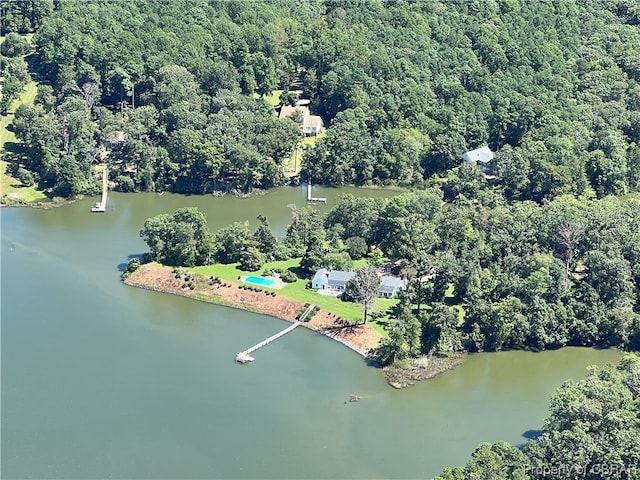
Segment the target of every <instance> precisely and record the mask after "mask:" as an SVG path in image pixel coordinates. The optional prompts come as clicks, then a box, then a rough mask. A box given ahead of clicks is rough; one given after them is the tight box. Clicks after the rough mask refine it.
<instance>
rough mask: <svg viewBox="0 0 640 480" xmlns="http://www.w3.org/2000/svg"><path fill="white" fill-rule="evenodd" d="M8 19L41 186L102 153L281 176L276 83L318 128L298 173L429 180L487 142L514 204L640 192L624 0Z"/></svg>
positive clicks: (634, 61) (24, 138)
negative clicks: (30, 91) (31, 93)
mask: <svg viewBox="0 0 640 480" xmlns="http://www.w3.org/2000/svg"><path fill="white" fill-rule="evenodd" d="M0 22H1V27H2V28H1V30H2V32H3V33H4V34H5V37H4V41H3V43H2V46H1V47H0V53H1V54H2V56H1V57H0V63H1V65H2V67H3V68H2V70H3V75H4V92H3V97H2V98H3V101H2V102H0V107H1V108H2V109H3V110H6V109H7V108H8V106H9V104H10V103H11V102H10V100H11V99H12V98H14V97H15V96H16V95H17V93H19V90H20V88H21V86H22V85H24V83H25V81H26V80H28V75H29V72H31V74H32V75H33V76H34V77H35V78H36V79H37V80H38V82H39V89H38V94H37V98H36V102H35V105H33V106H28V105H22V106H20V107H19V108H18V109H17V111H16V115H15V120H14V122H13V128H14V130H15V133H16V135H17V137H18V139H19V140H20V141H21V147H20V148H19V149H13V150H12V151H11V152H7V154H6V155H5V158H6V159H8V160H9V161H10V162H12V163H13V164H15V165H14V167H15V168H14V171H18V170H19V169H22V170H23V175H22V177H23V178H25V179H27V180H28V181H35V182H36V183H37V184H38V186H39V188H41V189H43V190H44V191H45V192H46V193H47V194H49V195H51V196H63V197H73V196H76V195H79V194H86V193H94V192H95V191H96V186H95V183H96V182H95V179H94V175H93V168H92V167H93V166H94V165H95V164H96V163H107V164H109V167H110V169H109V171H110V180H111V181H112V182H113V183H114V185H115V186H116V188H117V189H119V190H122V191H139V190H148V191H172V192H182V193H207V192H213V191H216V190H237V191H242V192H249V191H251V190H252V189H254V188H269V187H273V186H277V185H281V184H283V183H284V182H285V177H284V176H283V166H284V163H285V161H286V159H287V158H288V157H289V156H290V155H291V153H292V152H293V151H294V149H295V148H296V146H297V145H299V142H300V137H301V133H300V129H299V127H298V126H297V125H296V124H295V122H293V121H291V120H279V119H278V118H277V117H275V116H274V112H273V108H272V106H271V105H270V104H268V103H267V102H266V101H265V98H267V96H268V95H270V94H273V93H274V92H276V91H277V90H282V91H283V92H282V95H281V102H282V103H283V104H286V103H291V102H293V101H294V100H295V97H296V94H294V91H295V90H300V91H301V92H302V96H303V97H304V98H307V99H309V100H310V102H311V105H310V106H311V110H312V111H313V112H315V113H317V114H319V115H320V116H322V119H323V123H324V124H325V125H326V126H327V129H326V136H324V138H321V139H319V140H318V141H317V142H316V143H315V146H314V147H313V148H308V149H306V150H305V152H304V155H303V160H302V171H301V176H302V178H304V179H306V178H311V179H313V180H314V181H316V182H321V183H327V184H332V185H340V184H348V183H354V184H357V185H364V184H382V185H388V184H399V185H404V186H418V187H420V186H425V185H428V181H429V180H430V179H433V178H434V176H435V177H437V176H439V175H440V174H442V173H443V172H445V171H447V170H448V169H450V168H452V167H454V166H456V165H458V163H459V157H460V155H461V154H462V153H463V152H464V151H466V150H470V149H472V148H475V147H478V146H481V145H485V144H486V145H489V146H490V147H491V149H492V150H494V151H496V152H498V153H497V158H496V160H495V164H496V168H497V173H498V174H499V177H500V179H501V180H500V188H501V190H502V193H503V195H504V196H505V198H507V199H508V200H510V201H511V200H533V201H536V202H538V203H542V202H543V201H545V200H549V199H552V198H555V197H557V196H560V195H564V194H573V195H582V194H585V193H588V192H591V191H593V192H595V193H596V195H597V196H598V197H604V196H606V195H610V194H615V195H618V194H624V193H626V192H629V191H637V190H638V187H639V186H640V148H639V146H638V142H639V140H640V127H639V126H640V113H639V111H640V85H639V84H638V82H639V81H640V63H638V55H639V53H640V33H639V31H638V28H637V25H638V23H639V22H640V13H639V12H638V8H637V4H636V2H634V1H629V0H616V1H611V2H601V1H598V0H585V1H581V2H577V1H573V0H567V1H562V2H525V1H519V0H501V1H480V2H469V1H467V0H452V1H446V2H443V1H428V2H408V1H394V2H385V1H382V0H380V1H375V0H374V1H367V2H362V1H349V2H334V1H318V2H296V1H293V0H276V1H273V2H261V1H255V2H253V1H227V0H225V1H217V0H208V1H200V2H194V1H191V0H166V1H162V2H157V1H137V2H100V1H97V0H68V1H59V2H58V1H55V2H54V1H53V0H28V1H20V2H18V1H16V2H3V4H2V15H1V19H0ZM30 33H33V34H34V35H33V39H32V41H31V43H29V42H28V41H27V40H26V38H27V37H25V34H30ZM25 55H26V56H25ZM27 67H28V68H27ZM3 113H4V112H3ZM25 172H29V175H26V174H24V173H25Z"/></svg>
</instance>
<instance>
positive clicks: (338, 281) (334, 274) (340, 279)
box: [329, 270, 355, 285]
mask: <svg viewBox="0 0 640 480" xmlns="http://www.w3.org/2000/svg"><path fill="white" fill-rule="evenodd" d="M354 275H355V273H354V272H343V271H341V270H331V271H329V284H332V285H344V284H345V283H347V282H348V281H349V280H351V279H352V278H353V276H354Z"/></svg>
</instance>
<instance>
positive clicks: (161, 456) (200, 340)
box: [0, 188, 620, 479]
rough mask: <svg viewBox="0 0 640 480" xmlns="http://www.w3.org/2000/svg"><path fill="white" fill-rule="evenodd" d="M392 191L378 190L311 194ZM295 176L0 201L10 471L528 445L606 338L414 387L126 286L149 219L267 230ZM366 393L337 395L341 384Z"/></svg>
mask: <svg viewBox="0 0 640 480" xmlns="http://www.w3.org/2000/svg"><path fill="white" fill-rule="evenodd" d="M342 192H352V193H356V192H357V194H359V195H364V194H371V195H375V196H388V195H390V194H391V193H390V192H385V191H380V190H373V191H363V190H359V191H356V190H353V189H339V190H338V189H322V188H318V189H316V191H315V192H314V194H317V195H322V196H326V197H329V205H328V206H319V207H317V208H321V209H328V208H330V207H331V204H332V202H333V203H335V199H336V198H337V195H338V194H339V193H342ZM304 198H305V191H304V189H302V188H298V189H296V188H286V189H281V190H278V191H275V192H272V193H269V194H267V195H264V196H260V197H252V198H249V199H239V198H233V197H224V198H213V197H184V196H177V195H170V194H165V195H162V196H158V195H155V194H135V195H123V194H111V195H110V196H109V207H108V211H107V213H106V214H97V215H96V214H93V215H92V214H90V213H89V209H90V207H91V205H92V204H93V203H94V202H95V199H87V200H84V201H81V202H78V203H75V204H73V205H69V206H65V207H63V208H58V209H54V210H49V211H41V210H32V209H2V210H0V221H1V227H2V244H1V246H2V257H1V260H2V264H1V275H2V277H1V280H2V284H1V287H2V288H1V293H2V297H1V309H2V312H1V313H2V458H1V460H2V478H3V479H12V478H36V479H39V478H48V479H93V478H118V479H119V478H123V479H124V478H128V479H143V478H145V479H154V478H247V479H248V478H256V479H258V478H260V479H266V478H274V479H275V478H431V477H432V476H433V475H435V474H437V473H439V472H440V471H441V470H442V468H443V467H445V466H446V465H459V464H462V463H464V462H465V461H466V460H467V459H468V457H469V455H470V454H471V453H472V451H473V450H474V448H475V447H476V446H477V444H478V443H480V442H482V441H497V440H507V441H509V442H512V443H522V442H523V441H524V440H525V439H524V437H523V433H524V432H526V431H527V430H530V429H536V428H539V426H540V424H541V422H542V419H543V418H544V417H545V415H546V412H547V401H548V398H549V396H550V395H551V394H552V392H553V391H554V390H555V388H557V386H558V385H559V384H560V383H561V382H562V381H563V380H565V379H567V378H580V377H581V376H582V375H583V374H584V372H585V367H586V366H587V365H590V364H593V363H605V362H615V361H617V359H618V358H619V357H620V355H619V354H618V353H617V352H615V351H595V350H588V349H564V350H560V351H556V352H546V353H543V354H533V353H527V352H505V353H496V354H480V355H474V356H471V357H470V358H469V359H468V361H467V362H466V363H465V365H464V366H462V367H460V368H458V369H457V370H455V371H452V372H448V373H446V374H444V375H442V376H441V377H439V378H436V379H434V380H431V381H428V382H424V383H422V384H420V385H417V386H415V387H413V388H410V389H407V390H402V391H396V390H393V389H391V388H389V387H388V386H387V385H386V383H385V381H384V378H383V377H382V375H381V373H380V372H379V371H377V370H375V369H373V368H369V367H367V366H365V365H364V363H363V362H362V360H361V359H360V357H358V356H357V355H356V354H354V353H353V352H351V351H350V350H348V349H346V348H344V347H342V346H341V345H339V344H337V343H335V342H332V341H331V340H329V339H326V338H324V337H322V336H319V335H317V334H314V333H313V332H310V331H307V330H305V329H302V330H301V329H297V330H295V331H293V332H292V333H290V334H288V335H286V336H285V337H283V338H281V339H279V340H278V341H277V342H275V343H273V344H272V345H270V346H269V347H266V348H264V349H261V350H260V351H259V352H256V355H255V357H256V361H255V362H253V363H252V364H251V365H248V366H240V365H238V364H236V363H235V362H234V357H235V354H236V353H237V352H238V351H240V350H242V349H244V348H246V347H248V346H250V345H252V344H253V343H256V342H257V341H259V340H262V339H263V338H264V337H267V336H269V335H271V334H273V333H275V332H276V331H278V330H279V329H281V328H282V327H283V325H284V322H281V321H279V320H277V319H273V318H270V317H263V316H260V315H255V314H251V313H247V312H241V311H237V310H232V309H228V308H224V307H218V306H215V305H208V304H204V303H200V302H196V301H193V300H187V299H184V298H181V297H174V296H170V295H164V294H159V293H154V292H147V291H144V290H140V289H135V288H131V287H126V286H124V285H122V283H121V282H120V281H119V274H120V272H119V270H118V266H119V265H120V264H122V263H123V262H126V260H127V256H128V255H132V254H137V253H141V252H143V251H145V250H146V248H145V247H146V246H145V244H144V243H143V242H142V240H141V239H140V238H139V236H138V232H139V230H140V228H141V226H142V223H143V222H144V220H145V219H146V218H148V217H150V216H152V215H156V214H158V213H171V212H173V211H174V210H175V209H176V208H178V207H181V206H197V207H199V208H200V209H201V210H203V211H204V212H206V214H207V218H208V221H209V225H210V227H211V228H212V229H215V228H217V227H220V226H223V225H225V224H228V223H230V222H232V221H236V220H248V221H250V222H251V223H252V225H256V224H257V220H256V216H257V215H258V214H260V213H262V214H265V215H267V216H268V217H269V221H270V223H271V225H272V226H273V227H274V229H275V230H276V231H277V232H280V233H281V232H283V231H284V228H285V226H286V225H287V223H288V222H289V220H290V215H291V210H290V208H289V205H290V204H294V203H295V204H297V205H298V206H304V204H305V203H304ZM352 394H356V395H360V396H361V397H362V400H361V401H360V402H358V403H348V402H346V401H347V400H348V398H349V396H350V395H352Z"/></svg>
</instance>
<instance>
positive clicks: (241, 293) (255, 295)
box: [124, 262, 382, 357]
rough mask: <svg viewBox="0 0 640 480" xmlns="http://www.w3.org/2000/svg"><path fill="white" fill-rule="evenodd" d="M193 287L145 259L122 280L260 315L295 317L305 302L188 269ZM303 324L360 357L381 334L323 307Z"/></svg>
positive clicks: (164, 268) (171, 271) (371, 346)
mask: <svg viewBox="0 0 640 480" xmlns="http://www.w3.org/2000/svg"><path fill="white" fill-rule="evenodd" d="M189 275H190V283H191V284H192V285H193V290H192V289H190V288H183V284H184V282H183V280H182V279H181V278H176V275H175V274H174V272H173V270H172V268H171V267H165V266H162V265H160V264H158V263H155V262H154V263H148V264H145V265H142V266H140V268H138V269H137V270H136V271H134V272H132V273H131V275H129V276H128V277H127V278H126V279H125V280H124V283H125V284H126V285H130V286H134V287H140V288H145V289H148V290H154V291H157V292H165V293H172V294H175V295H181V296H184V297H188V298H193V299H195V300H201V301H204V302H210V303H215V304H218V305H224V306H228V307H233V308H239V309H242V310H248V311H251V312H255V313H261V314H263V315H270V316H272V317H276V318H280V319H282V320H286V321H289V322H295V321H296V315H297V314H298V313H299V312H300V311H301V309H303V308H304V306H305V304H304V303H302V302H298V301H296V300H292V299H289V298H285V297H283V296H281V295H275V296H272V295H271V294H270V293H268V292H267V291H266V290H262V291H255V290H258V289H254V290H248V289H246V288H241V287H245V285H244V284H241V283H238V282H232V281H229V280H224V281H222V282H212V281H211V278H210V277H209V276H207V275H199V274H195V273H189ZM304 326H305V327H307V328H309V329H311V330H314V331H316V332H318V333H321V334H323V335H325V336H327V337H330V338H332V339H334V340H337V341H338V342H340V343H342V344H343V345H345V346H346V347H348V348H350V349H351V350H353V351H355V352H357V353H359V354H360V355H362V356H363V357H368V355H369V353H370V352H371V351H372V350H373V349H375V348H376V347H377V346H378V344H379V343H380V340H381V338H382V335H381V334H380V333H379V332H377V331H376V330H375V329H374V328H373V327H372V326H371V325H368V324H353V323H350V322H347V321H344V320H342V319H340V318H338V317H336V316H334V315H333V314H331V313H329V312H326V311H324V310H322V309H320V310H318V311H317V312H316V313H315V315H313V317H312V318H311V319H310V320H309V321H308V322H305V323H304Z"/></svg>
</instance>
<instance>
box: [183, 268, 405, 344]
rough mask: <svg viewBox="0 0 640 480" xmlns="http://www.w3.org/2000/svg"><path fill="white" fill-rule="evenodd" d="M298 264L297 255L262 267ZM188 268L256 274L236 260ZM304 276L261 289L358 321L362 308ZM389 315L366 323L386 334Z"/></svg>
mask: <svg viewBox="0 0 640 480" xmlns="http://www.w3.org/2000/svg"><path fill="white" fill-rule="evenodd" d="M363 263H366V261H365V260H362V261H359V262H356V264H355V266H354V268H358V267H359V266H362V264H363ZM299 264H300V259H299V258H294V259H291V260H283V261H278V262H268V263H266V264H265V265H264V266H263V268H262V270H261V271H264V270H268V269H271V268H279V269H282V270H285V269H288V268H292V269H295V268H296V267H298V265H299ZM189 270H190V271H192V272H194V273H197V274H201V275H210V276H215V277H220V278H221V279H225V280H231V281H235V282H237V281H238V277H239V276H244V275H250V274H253V275H256V272H245V271H243V270H240V269H239V268H238V264H237V263H233V264H229V265H223V264H219V263H218V264H215V265H207V266H204V267H194V268H190V269H189ZM307 283H308V280H307V279H299V280H298V281H296V282H293V283H289V284H287V285H286V286H285V287H284V288H281V289H276V288H270V287H260V288H262V289H264V290H268V291H273V292H276V294H278V295H282V296H283V297H286V298H291V299H292V300H297V301H299V302H303V303H312V304H314V305H317V306H319V307H320V308H321V309H323V310H325V311H327V312H330V313H333V314H335V315H338V316H339V317H343V318H346V319H348V320H351V321H353V322H361V321H362V316H363V308H362V306H361V305H358V304H356V303H352V302H343V301H342V300H340V299H339V298H336V297H331V296H325V295H319V294H318V293H316V291H315V290H312V289H310V288H305V286H306V285H307ZM396 303H398V300H397V299H388V298H378V299H377V300H376V302H375V305H374V307H373V308H372V309H371V311H372V312H386V311H387V310H388V309H389V308H390V307H392V306H393V305H395V304H396ZM388 320H389V319H388V316H387V315H384V316H383V317H382V318H380V319H376V320H372V321H370V322H369V323H371V325H372V326H373V328H375V329H376V330H377V331H378V332H380V333H381V334H382V335H384V336H387V331H386V330H385V325H386V324H387V322H388Z"/></svg>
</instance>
